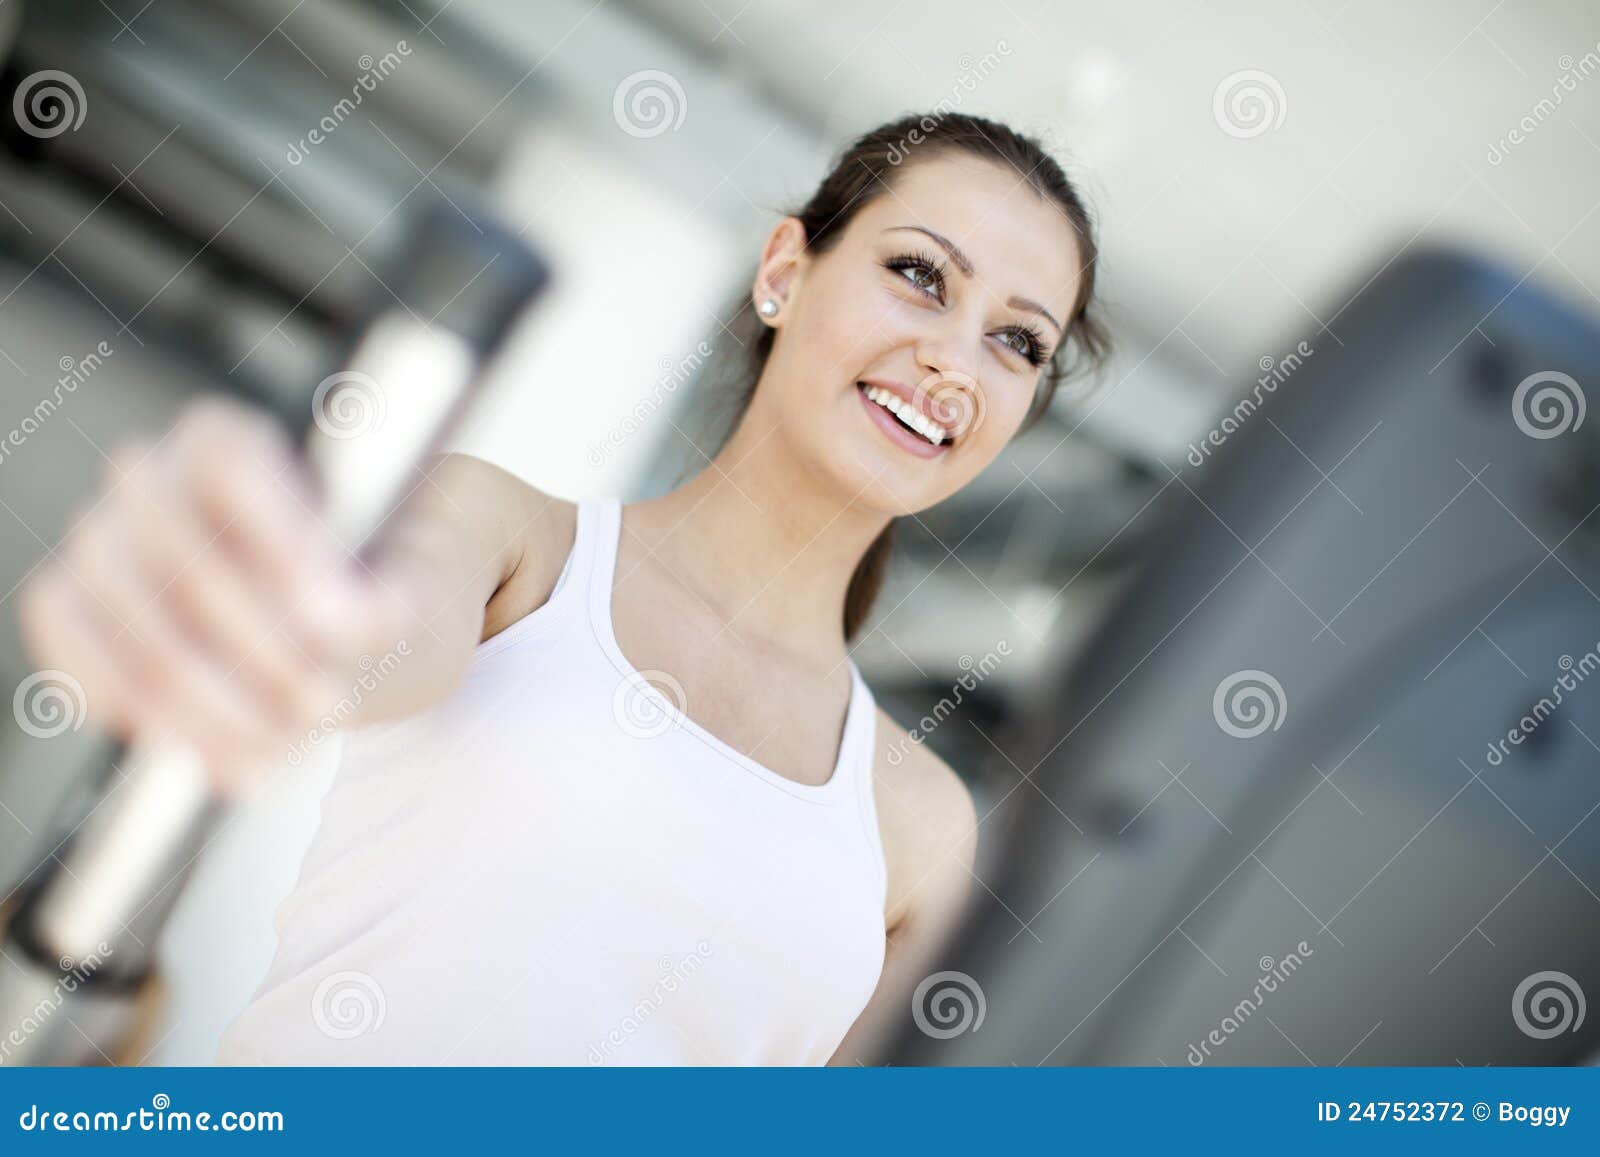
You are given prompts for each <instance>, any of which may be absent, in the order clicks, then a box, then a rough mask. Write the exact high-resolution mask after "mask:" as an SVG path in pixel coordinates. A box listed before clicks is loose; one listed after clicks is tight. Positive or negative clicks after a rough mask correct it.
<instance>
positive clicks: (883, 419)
mask: <svg viewBox="0 0 1600 1157" xmlns="http://www.w3.org/2000/svg"><path fill="white" fill-rule="evenodd" d="M856 397H857V398H859V399H860V400H861V404H862V405H863V406H865V407H866V410H867V417H868V418H870V419H871V420H872V421H873V423H874V424H876V425H877V427H878V429H880V430H882V431H883V433H884V437H886V438H888V439H889V441H891V442H893V443H894V444H895V445H896V446H899V447H900V448H901V449H902V450H904V451H905V452H906V453H908V454H915V455H916V456H917V457H918V458H937V457H938V456H939V455H940V454H943V453H944V452H945V451H947V450H948V449H949V448H950V443H949V442H941V443H939V445H937V446H935V445H934V444H933V443H932V442H929V441H928V440H927V439H925V438H923V437H922V436H921V435H919V434H913V433H912V432H911V431H910V430H908V429H906V428H905V427H904V426H902V425H901V424H900V420H899V419H898V418H896V417H895V416H894V415H893V414H891V413H889V411H888V410H885V409H884V408H883V407H882V406H880V405H878V403H877V402H874V401H872V400H871V399H870V398H868V397H867V395H866V392H865V391H864V390H862V388H861V386H860V385H859V384H858V385H857V386H856Z"/></svg>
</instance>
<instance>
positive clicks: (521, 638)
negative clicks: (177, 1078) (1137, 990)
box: [218, 499, 886, 1065]
mask: <svg viewBox="0 0 1600 1157" xmlns="http://www.w3.org/2000/svg"><path fill="white" fill-rule="evenodd" d="M620 526H621V503H620V502H619V501H618V500H616V499H592V500H585V501H582V502H580V503H579V504H578V509H577V535H576V541H575V542H574V544H573V548H572V552H571V554H570V556H569V557H568V559H567V562H566V566H565V568H564V569H563V570H562V572H561V577H560V579H559V580H557V583H556V587H555V590H554V592H553V593H552V594H551V596H550V599H549V600H548V602H546V603H545V604H544V605H543V606H541V607H539V608H538V609H536V610H535V611H533V612H532V613H531V614H529V615H527V616H525V617H524V618H522V619H520V620H518V621H517V622H515V623H513V624H512V625H511V626H509V627H508V628H506V629H505V630H504V631H502V632H501V633H500V634H498V635H496V636H494V637H493V638H491V639H489V640H487V641H486V642H484V643H481V644H480V645H479V646H478V648H477V650H476V652H475V654H474V656H473V659H472V663H471V666H470V668H469V670H468V672H467V675H466V679H465V682H464V684H463V685H462V686H461V687H460V688H459V689H458V690H457V691H456V692H455V693H454V694H453V695H451V696H450V697H449V698H447V699H445V700H443V701H441V702H440V703H438V704H436V705H435V706H433V707H431V708H429V709H428V710H427V711H425V712H422V713H419V714H416V715H411V716H407V717H405V718H403V719H399V720H395V721H390V722H384V723H379V724H375V725H372V726H369V727H363V728H356V729H351V730H348V731H347V732H345V733H344V734H343V735H342V736H341V742H342V744H343V753H342V755H343V758H342V762H341V763H340V764H339V768H338V772H337V775H336V777H335V779H334V782H333V784H332V786H331V787H330V788H329V790H328V793H327V795H326V796H325V797H324V799H323V802H322V819H321V824H320V826H319V827H318V829H317V832H316V835H315V837H314V838H313V840H312V843H311V846H310V849H309V850H308V852H307V853H306V857H305V860H304V862H303V863H302V865H301V869H300V876H299V879H298V881H297V883H296V885H295V887H294V890H293V891H292V892H291V894H290V895H289V897H288V898H287V899H286V900H285V901H284V902H283V904H282V905H281V906H280V907H279V909H278V913H277V919H276V928H277V933H278V947H277V952H276V955H275V957H274V959H273V962H272V965H271V968H270V969H269V970H268V973H267V976H266V978H265V979H264V980H263V981H262V983H261V985H260V987H259V988H258V989H257V990H256V993H255V996H254V997H253V999H252V1001H251V1003H250V1005H249V1006H248V1007H247V1008H246V1009H245V1010H244V1011H243V1012H242V1013H241V1014H240V1015H239V1016H238V1017H237V1018H236V1019H235V1020H234V1021H233V1023H232V1024H231V1025H230V1026H229V1028H228V1030H227V1032H226V1033H224V1035H223V1038H222V1042H221V1047H220V1050H219V1053H218V1060H219V1061H220V1062H221V1063H224V1064H296V1065H330V1064H335V1065H336V1064H365V1065H384V1064H406V1065H461V1064H496V1065H528V1064H559V1065H587V1064H622V1065H651V1064H691V1065H692V1064H704V1065H774V1064H775V1065H805V1064H822V1063H824V1062H826V1061H827V1060H828V1058H829V1057H830V1056H831V1055H832V1053H833V1051H834V1050H835V1048H836V1047H837V1046H838V1044H839V1042H840V1040H841V1039H842V1038H843V1036H844V1034H845V1032H846V1031H847V1030H848V1029H849V1028H850V1026H851V1024H852V1023H853V1022H854V1021H855V1019H856V1017H857V1015H858V1014H859V1013H860V1012H861V1010H862V1008H863V1007H864V1006H865V1005H866V1003H867V1000H868V998H869V997H870V996H871V995H872V992H873V989H874V987H875V986H876V984H877V981H878V977H879V973H880V971H881V969H882V966H883V957H884V900H885V888H886V874H885V869H884V860H883V849H882V845H881V842H880V837H879V832H878V823H877V816H876V812H875V810H874V806H873V798H872V763H873V749H874V742H873V735H874V730H875V728H874V715H875V707H874V704H873V698H872V693H871V692H870V691H869V690H868V689H867V685H866V683H865V682H864V681H863V680H862V678H861V673H860V671H859V670H857V668H856V666H855V664H854V662H849V661H848V660H847V662H849V668H850V677H851V686H852V690H851V695H850V704H849V708H848V712H847V715H846V719H845V725H844V733H843V742H842V743H841V745H840V748H839V753H838V759H837V765H836V766H835V768H834V772H833V775H832V778H830V779H829V780H828V781H827V782H826V783H825V784H822V785H821V786H809V785H804V784H799V783H796V782H794V781H792V780H790V779H788V778H786V777H784V776H781V775H779V774H778V773H777V772H774V771H772V770H771V769H770V768H767V767H764V766H762V765H761V764H759V763H757V762H756V761H755V760H753V759H750V758H748V757H746V756H744V755H742V754H740V753H739V752H737V751H735V750H734V749H733V748H731V747H729V746H728V745H727V744H725V743H723V742H722V741H721V740H719V739H718V738H717V737H716V736H714V735H712V734H711V733H710V732H708V731H706V730H705V729H704V728H702V727H700V726H699V725H698V724H697V723H695V721H694V720H693V719H690V718H689V717H688V716H687V715H686V714H685V713H684V712H683V711H682V710H680V709H679V706H678V704H676V703H674V702H673V701H672V697H671V694H670V692H666V693H664V692H663V691H662V690H661V689H659V687H658V686H656V685H653V684H652V683H651V682H650V680H649V679H647V678H646V676H650V677H651V678H655V679H657V681H658V682H659V683H661V685H663V686H668V687H670V683H667V682H666V681H665V680H662V679H661V678H660V673H656V672H643V673H641V672H639V671H637V670H635V668H634V667H633V666H632V664H630V663H629V661H628V660H627V659H626V658H624V657H623V654H622V651H621V649H620V648H619V647H618V645H617V640H616V637H615V635H614V634H613V633H612V626H611V588H612V576H613V572H614V569H615V563H616V557H617V543H618V538H619V531H620ZM402 661H404V660H402Z"/></svg>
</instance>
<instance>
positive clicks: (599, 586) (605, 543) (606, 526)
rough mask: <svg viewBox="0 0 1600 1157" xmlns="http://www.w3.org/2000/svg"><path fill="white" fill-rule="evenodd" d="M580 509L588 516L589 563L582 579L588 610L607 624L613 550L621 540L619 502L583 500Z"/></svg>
mask: <svg viewBox="0 0 1600 1157" xmlns="http://www.w3.org/2000/svg"><path fill="white" fill-rule="evenodd" d="M580 509H581V511H582V514H586V515H587V516H588V518H587V523H588V531H589V540H588V544H587V549H588V556H589V564H588V570H587V573H586V575H585V578H586V580H587V584H586V585H587V586H588V588H589V611H590V614H591V615H593V616H597V617H598V619H599V620H600V621H609V620H610V618H611V588H612V586H614V585H615V583H616V570H617V550H618V547H619V546H620V544H621V539H622V499H620V498H615V497H602V498H590V499H587V500H585V502H584V503H583V504H582V507H581V508H580ZM580 521H582V518H581V515H580Z"/></svg>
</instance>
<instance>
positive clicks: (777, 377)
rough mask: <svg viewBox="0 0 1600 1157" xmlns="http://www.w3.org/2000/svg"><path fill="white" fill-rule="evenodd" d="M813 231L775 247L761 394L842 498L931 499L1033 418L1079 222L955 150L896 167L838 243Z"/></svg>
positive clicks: (796, 231) (899, 509) (1073, 294)
mask: <svg viewBox="0 0 1600 1157" xmlns="http://www.w3.org/2000/svg"><path fill="white" fill-rule="evenodd" d="M803 243H804V234H803V231H802V229H801V227H800V223H799V221H797V220H796V219H794V218H786V219H785V220H784V221H783V222H782V223H781V224H780V225H779V226H778V227H777V228H776V229H775V230H774V231H773V234H772V237H771V238H770V239H769V241H768V244H767V249H766V252H765V254H764V255H763V259H762V265H761V269H760V271H759V273H758V276H757V281H756V286H755V289H756V292H755V299H756V301H757V302H759V301H761V300H763V299H765V298H767V297H769V296H770V297H775V298H777V299H778V300H779V301H780V302H781V303H782V309H781V310H780V312H779V313H778V315H777V317H776V318H775V319H774V323H775V325H776V326H777V329H778V333H777V334H776V340H775V344H774V346H773V349H772V353H771V355H770V357H769V359H768V362H767V368H766V372H765V373H764V374H763V376H762V382H761V387H760V388H759V389H758V390H757V392H756V398H755V399H754V400H753V402H752V407H753V408H754V407H761V408H762V409H763V410H764V411H765V414H764V416H765V417H767V418H768V419H770V425H769V424H767V423H763V424H764V425H767V427H768V428H769V429H771V430H772V431H773V433H774V435H776V436H780V437H784V438H785V439H787V440H788V441H789V443H790V445H791V447H792V448H793V450H794V451H795V452H796V453H797V454H798V455H799V456H800V457H801V458H802V460H803V461H804V462H805V463H806V464H807V467H808V469H810V470H812V471H814V472H815V474H814V476H817V477H818V478H819V481H820V480H822V479H826V480H827V482H828V484H829V485H830V486H831V487H832V488H833V489H835V490H836V491H837V492H838V493H839V495H840V498H841V500H842V501H844V502H848V503H850V504H852V505H865V506H868V507H871V508H874V509H877V510H881V511H883V512H885V513H887V514H890V515H899V514H906V513H911V512H914V511H918V510H924V509H926V508H927V507H929V506H932V505H934V504H935V503H937V502H939V501H941V500H942V499H944V498H947V497H948V496H949V495H951V494H953V493H955V492H956V491H957V490H959V489H961V487H962V486H964V485H966V484H967V483H968V482H969V481H971V480H972V479H973V478H974V477H976V476H977V475H978V474H979V473H980V472H981V471H982V470H983V469H984V467H986V466H988V465H989V463H990V462H992V461H994V459H995V457H996V455H998V454H999V452H1000V449H1001V447H1002V446H1004V445H1005V444H1006V442H1007V441H1008V440H1009V439H1010V438H1011V436H1012V435H1013V434H1014V433H1016V431H1017V429H1018V427H1019V426H1020V425H1021V424H1022V420H1023V418H1024V417H1025V416H1026V414H1027V412H1028V409H1029V407H1030V405H1031V404H1032V402H1033V399H1034V397H1035V392H1036V391H1037V390H1038V388H1039V385H1040V380H1041V378H1042V376H1043V374H1044V370H1045V363H1047V362H1048V361H1049V358H1050V354H1051V352H1052V351H1053V350H1054V349H1055V348H1056V346H1057V345H1058V344H1059V342H1060V341H1061V329H1060V326H1059V324H1058V323H1062V322H1064V321H1065V320H1066V318H1067V315H1068V314H1069V313H1070V311H1071V308H1072V303H1073V302H1074V301H1076V300H1077V294H1078V285H1079V260H1080V259H1079V250H1078V243H1077V234H1076V232H1075V231H1074V229H1073V227H1072V225H1071V223H1070V222H1069V221H1068V220H1067V219H1066V217H1065V216H1064V215H1063V214H1062V213H1061V212H1060V211H1059V210H1058V209H1056V208H1055V206H1054V205H1053V204H1052V203H1051V202H1049V201H1047V200H1045V199H1044V198H1042V197H1040V196H1039V194H1038V193H1036V192H1035V191H1034V190H1033V188H1032V186H1030V185H1029V184H1028V183H1027V182H1026V181H1022V180H1019V179H1018V177H1017V176H1016V175H1015V174H1014V173H1013V172H1012V171H1011V170H1010V168H1009V167H1005V166H1001V165H998V164H994V163H991V162H988V161H982V160H978V159H976V158H971V157H965V156H960V155H956V156H945V157H938V158H934V159H930V160H927V161H923V162H916V161H913V162H912V163H910V164H908V165H907V166H906V167H905V168H903V169H901V170H900V171H898V172H897V173H895V174H894V176H893V179H892V182H891V190H890V191H888V192H884V193H882V194H880V195H879V196H876V197H874V198H873V199H872V200H871V201H870V202H869V203H868V204H867V205H865V206H864V207H863V208H862V209H861V210H860V211H859V212H858V213H857V214H856V216H855V218H854V219H853V220H852V221H851V222H850V224H849V227H848V228H847V229H846V230H845V232H844V234H843V235H842V236H841V237H840V238H839V240H838V242H837V243H836V244H835V245H834V247H833V248H832V249H830V250H828V251H827V252H826V253H823V254H821V255H820V256H818V255H813V254H810V253H808V252H806V251H805V250H804V248H803ZM883 402H889V403H890V406H891V407H892V408H897V409H899V410H900V412H901V415H903V416H904V417H905V418H907V419H910V420H911V422H912V424H913V425H914V426H916V427H919V428H917V429H908V428H907V427H906V424H905V423H904V422H903V421H902V420H901V418H900V417H897V416H896V415H895V413H893V412H892V409H891V408H886V407H885V406H884V405H883V404H882V403H883Z"/></svg>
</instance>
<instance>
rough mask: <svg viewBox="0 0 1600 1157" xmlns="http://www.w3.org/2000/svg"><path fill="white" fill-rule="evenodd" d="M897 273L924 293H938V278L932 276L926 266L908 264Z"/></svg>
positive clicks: (931, 272)
mask: <svg viewBox="0 0 1600 1157" xmlns="http://www.w3.org/2000/svg"><path fill="white" fill-rule="evenodd" d="M899 273H900V275H901V276H902V277H904V278H905V279H906V280H907V281H909V282H911V284H912V285H915V286H916V287H917V288H918V289H920V290H923V291H924V292H926V293H933V294H935V295H937V294H938V292H939V282H938V279H937V278H935V277H934V275H933V271H932V270H931V269H928V268H927V267H926V266H923V265H908V266H905V267H903V268H902V269H900V270H899Z"/></svg>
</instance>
